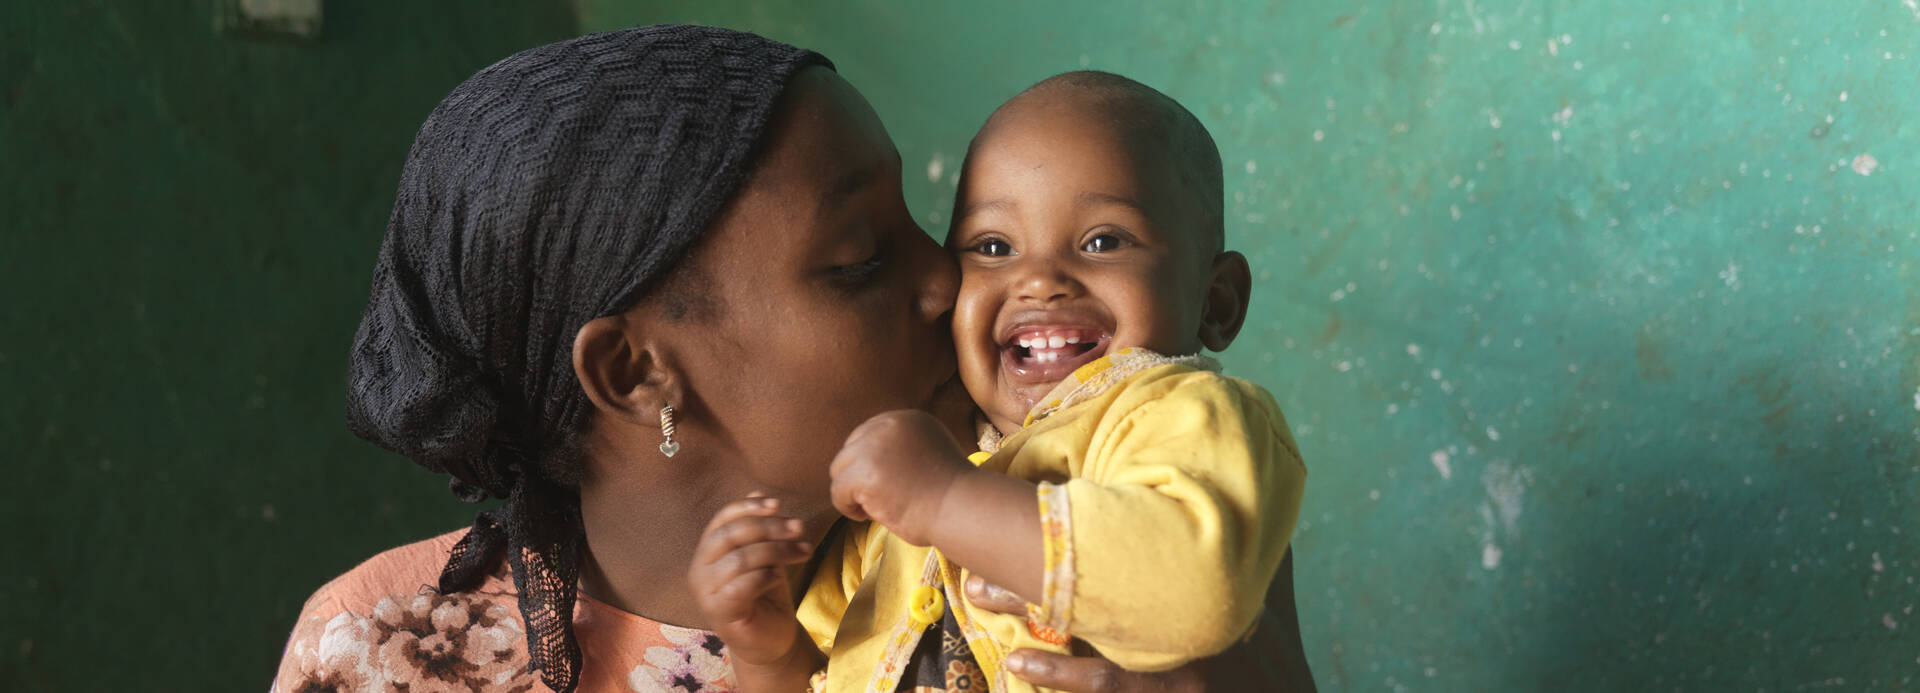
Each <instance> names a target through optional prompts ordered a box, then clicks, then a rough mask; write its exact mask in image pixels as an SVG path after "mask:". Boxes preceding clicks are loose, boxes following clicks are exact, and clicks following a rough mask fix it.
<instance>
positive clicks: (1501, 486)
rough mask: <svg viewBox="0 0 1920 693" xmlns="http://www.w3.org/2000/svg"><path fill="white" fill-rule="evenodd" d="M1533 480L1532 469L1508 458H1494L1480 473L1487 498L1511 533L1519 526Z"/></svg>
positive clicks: (1503, 525)
mask: <svg viewBox="0 0 1920 693" xmlns="http://www.w3.org/2000/svg"><path fill="white" fill-rule="evenodd" d="M1532 482H1533V472H1532V470H1529V469H1527V468H1526V467H1515V466H1513V464H1512V463H1510V462H1508V461H1506V460H1494V461H1493V462H1492V463H1490V464H1488V465H1487V469H1486V471H1484V472H1481V474H1480V486H1481V487H1482V488H1484V489H1486V492H1487V498H1488V499H1489V500H1491V501H1492V502H1493V507H1494V509H1495V510H1496V511H1498V513H1499V516H1500V526H1501V527H1503V528H1505V529H1506V531H1507V533H1509V534H1511V533H1513V532H1514V531H1515V530H1516V529H1518V528H1519V522H1520V513H1521V510H1522V505H1523V502H1522V501H1523V500H1524V498H1525V496H1526V493H1527V485H1528V484H1530V483H1532Z"/></svg>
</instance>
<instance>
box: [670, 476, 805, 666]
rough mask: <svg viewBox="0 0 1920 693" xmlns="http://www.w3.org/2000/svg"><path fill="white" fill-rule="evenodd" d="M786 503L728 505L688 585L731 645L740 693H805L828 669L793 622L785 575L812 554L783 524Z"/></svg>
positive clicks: (760, 500) (711, 527)
mask: <svg viewBox="0 0 1920 693" xmlns="http://www.w3.org/2000/svg"><path fill="white" fill-rule="evenodd" d="M779 510H780V502H779V500H777V499H774V498H765V497H754V498H747V499H745V500H738V501H734V502H732V503H729V504H727V505H726V506H725V507H723V508H721V509H720V512H719V513H717V514H715V515H714V517H713V521H712V522H709V523H707V530H706V533H705V534H703V535H702V536H701V538H700V545H699V546H698V547H696V548H695V549H694V553H693V565H692V566H691V567H689V568H688V570H687V581H688V583H690V584H691V585H692V587H693V597H694V600H695V602H697V603H698V604H699V606H700V611H701V613H702V614H704V615H705V616H706V618H707V624H708V627H710V628H712V629H713V631H714V633H716V634H718V635H719V636H720V640H721V642H724V643H726V645H727V652H728V654H729V655H730V656H731V658H732V660H733V670H734V676H735V678H736V679H737V680H738V681H739V683H740V690H742V691H748V692H750V693H776V692H794V691H805V690H807V679H808V677H809V676H811V675H812V674H813V672H814V671H815V670H817V669H819V668H820V667H821V665H822V664H824V663H825V659H824V658H823V657H821V656H820V651H819V650H818V649H816V648H815V647H814V645H813V641H812V639H810V638H809V637H808V636H807V632H806V631H805V630H804V629H802V628H801V627H800V621H799V619H797V618H795V617H794V607H793V593H792V588H791V587H790V585H789V584H788V582H787V567H788V566H792V565H797V564H801V563H805V562H806V561H807V559H808V558H809V557H810V556H811V555H812V548H813V547H812V546H809V545H808V544H807V542H804V541H801V540H800V533H801V532H802V531H803V530H802V528H801V525H800V521H799V520H795V519H792V518H787V517H781V516H780V515H779V514H778V513H779Z"/></svg>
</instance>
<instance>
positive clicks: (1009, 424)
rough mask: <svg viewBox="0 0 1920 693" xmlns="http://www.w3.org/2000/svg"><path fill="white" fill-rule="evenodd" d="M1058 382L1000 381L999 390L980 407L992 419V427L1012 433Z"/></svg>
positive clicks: (988, 418) (1018, 428)
mask: <svg viewBox="0 0 1920 693" xmlns="http://www.w3.org/2000/svg"><path fill="white" fill-rule="evenodd" d="M1058 384H1060V382H1059V381H1057V380H1056V381H1053V382H1049V383H1030V384H1029V383H1017V384H1016V383H1010V382H1002V383H1001V385H1000V391H999V392H998V393H996V395H995V396H994V398H993V401H992V403H991V404H990V405H983V406H981V408H980V409H981V411H983V412H985V413H986V415H987V420H989V421H992V422H993V425H994V427H995V428H998V429H1000V432H1001V433H1005V434H1008V435H1012V434H1013V432H1014V431H1017V430H1020V425H1021V424H1022V423H1025V422H1026V420H1027V414H1029V413H1031V412H1032V411H1033V408H1034V407H1035V406H1038V405H1039V404H1040V400H1041V399H1042V398H1044V397H1046V396H1047V393H1049V392H1052V391H1053V388H1054V386H1055V385H1058Z"/></svg>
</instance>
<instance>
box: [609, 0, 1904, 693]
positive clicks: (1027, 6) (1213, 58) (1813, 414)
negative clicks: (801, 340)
mask: <svg viewBox="0 0 1920 693" xmlns="http://www.w3.org/2000/svg"><path fill="white" fill-rule="evenodd" d="M582 13H583V14H582V26H583V28H586V29H605V28H613V27H617V26H624V25H628V24H635V23H643V22H657V21H700V22H707V23H717V24H724V25H730V26H736V27H742V28H748V29H753V30H757V31H761V32H763V33H766V34H769V35H772V36H775V37H779V38H783V39H786V40H790V41H793V42H796V43H798V44H800V45H804V46H808V47H813V48H817V49H819V50H821V51H823V52H825V53H826V54H828V55H829V56H831V57H833V58H834V59H835V60H837V61H838V62H839V65H840V68H841V71H842V72H843V73H844V74H845V75H846V76H847V77H848V79H850V80H851V81H852V82H853V83H854V84H855V85H857V86H859V87H860V88H861V89H862V90H863V91H864V92H865V93H866V94H867V95H868V96H869V97H870V98H871V99H872V100H873V102H874V103H875V105H876V106H877V107H878V109H879V110H880V112H881V115H882V117H883V118H885V119H886V121H887V123H888V124H889V126H890V127H891V128H892V131H893V134H894V136H895V138H896V140H897V141H898V142H899V144H900V149H901V153H902V156H903V157H905V161H906V170H907V178H908V182H909V196H910V199H909V201H910V202H911V203H913V204H914V206H915V209H916V210H918V213H919V214H920V215H921V217H922V219H923V221H924V222H925V224H926V226H927V227H928V228H929V229H930V230H933V231H934V232H935V233H942V232H944V227H945V223H944V222H945V218H944V216H943V215H944V214H945V213H946V212H948V211H949V210H950V209H951V205H952V199H951V194H952V181H953V175H954V172H955V169H956V168H957V166H958V162H959V159H960V155H961V154H962V153H963V151H964V148H965V147H966V143H967V139H968V137H969V136H971V134H972V132H973V130H974V129H975V128H976V127H978V126H979V124H980V122H981V120H982V119H984V118H985V116H986V114H987V113H988V112H989V111H990V110H991V109H992V108H993V107H994V106H995V105H997V104H998V103H999V102H1001V101H1002V100H1004V99H1005V98H1007V97H1008V96H1010V95H1012V94H1013V93H1014V92H1015V91H1017V90H1018V89H1020V88H1021V87H1023V86H1025V85H1027V84H1029V83H1031V82H1033V81H1035V80H1037V79H1040V78H1042V77H1045V76H1047V75H1049V74H1052V73H1055V72H1059V71H1063V70H1069V69H1076V68H1079V67H1082V66H1090V67H1094V68H1101V69H1108V70H1113V71H1117V72H1121V73H1124V74H1128V75H1131V76H1134V77H1136V78H1139V79H1142V80H1144V81H1146V82H1148V83H1150V84H1154V85H1157V86H1159V87H1161V88H1163V89H1165V90H1166V91H1167V92H1168V93H1170V94H1172V95H1173V96H1175V97H1176V98H1178V99H1180V100H1181V101H1183V102H1184V103H1186V104H1188V105H1189V106H1190V107H1192V108H1193V109H1194V110H1195V111H1196V112H1197V113H1199V114H1200V115H1201V117H1202V119H1203V120H1204V121H1205V122H1206V123H1207V124H1208V126H1209V127H1211V128H1212V129H1213V132H1214V134H1215V136H1216V137H1217V138H1218V139H1219V141H1220V144H1221V147H1222V149H1223V150H1224V153H1225V156H1226V160H1227V162H1228V165H1227V173H1228V181H1229V190H1228V193H1227V195H1228V210H1227V212H1228V218H1229V219H1230V220H1231V222H1232V224H1231V226H1230V232H1229V233H1230V236H1231V241H1232V243H1233V244H1234V245H1235V246H1237V247H1239V248H1240V249H1242V250H1244V251H1245V252H1247V254H1248V255H1249V257H1250V258H1251V259H1252V261H1253V264H1254V266H1255V268H1256V269H1255V272H1256V274H1257V280H1258V289H1257V290H1256V293H1255V296H1254V305H1255V311H1256V316H1257V317H1256V318H1255V320H1254V322H1253V324H1252V326H1251V328H1250V330H1249V333H1248V334H1247V335H1246V336H1245V337H1243V339H1242V340H1241V342H1240V343H1239V344H1238V345H1237V346H1235V348H1233V349H1232V350H1230V351H1228V352H1227V354H1226V357H1225V358H1226V361H1227V363H1228V365H1229V367H1230V369H1232V370H1236V371H1238V372H1239V373H1241V374H1243V375H1247V376H1250V377H1253V378H1255V379H1257V380H1259V381H1261V382H1263V383H1265V384H1266V385H1267V386H1268V387H1270V388H1271V389H1272V390H1273V391H1274V392H1275V393H1276V395H1277V396H1278V397H1279V398H1280V399H1281V401H1282V403H1283V404H1284V405H1285V406H1286V409H1287V411H1288V413H1289V415H1290V416H1291V419H1292V423H1293V425H1294V429H1295V431H1296V433H1298V435H1299V438H1300V443H1301V446H1302V448H1303V449H1304V451H1305V453H1306V455H1307V460H1308V465H1309V468H1310V469H1311V470H1312V476H1311V479H1310V482H1309V491H1308V496H1309V497H1308V500H1307V505H1306V509H1305V514H1304V516H1303V519H1304V522H1303V523H1302V524H1301V526H1300V531H1299V533H1298V547H1299V557H1298V566H1299V568H1298V573H1299V588H1300V600H1301V612H1302V618H1303V619H1304V621H1305V622H1304V624H1303V627H1304V628H1305V630H1306V640H1307V642H1308V643H1309V644H1308V651H1309V654H1310V656H1311V658H1312V660H1313V663H1314V666H1315V668H1316V673H1317V675H1318V677H1319V679H1320V681H1321V682H1322V684H1323V686H1324V687H1325V688H1327V689H1330V690H1393V689H1402V688H1404V689H1408V690H1450V691H1482V690H1592V691H1614V690H1676V689H1684V690H1773V691H1778V690H1799V689H1802V688H1829V687H1830V688H1835V689H1848V690H1915V689H1920V586H1916V585H1915V584H1914V583H1915V580H1916V575H1920V510H1916V507H1915V506H1916V505H1920V452H1917V451H1920V410H1917V409H1916V407H1917V406H1920V240H1916V234H1920V219H1917V217H1920V209H1917V208H1916V204H1920V203H1916V200H1917V199H1920V173H1916V172H1920V9H1916V8H1914V7H1913V6H1912V5H1911V4H1910V3H1906V2H1904V1H1903V0H1877V1H1874V2H1852V3H1814V4H1809V3H1799V2H1786V1H1785V0H1767V1H1760V0H1747V1H1746V2H1740V3H1735V2H1716V3H1660V2H1651V1H1647V0H1631V1H1627V0H1623V1H1620V2H1605V3H1598V2H1588V3H1579V2H1571V1H1570V0H1458V1H1454V0H1435V1H1431V2H1386V1H1380V0H1375V1H1369V2H1320V3H1313V2H1293V3H1270V4H1256V3H1230V2H1219V1H1218V0H1215V1H1210V2H1178V3H1167V2H1146V1H1142V0H1119V1H1109V2H1082V3H1014V2H987V3H979V2H969V3H958V2H953V3H898V2H881V1H878V0H874V1H868V2H814V3H804V4H802V3H787V2H770V1H760V2H746V3H724V4H723V3H711V2H638V1H623V0H593V1H592V2H583V4H582ZM1829 117H1831V121H1829ZM1861 155H1869V156H1871V157H1873V159H1874V160H1877V162H1878V167H1877V169H1874V170H1873V171H1872V174H1871V175H1862V174H1860V173H1856V172H1855V171H1854V168H1853V162H1854V160H1855V158H1856V157H1859V156H1861ZM1865 161H1866V160H1865V159H1861V162H1862V168H1863V169H1864V168H1865ZM1440 460H1444V464H1439V463H1437V461H1440Z"/></svg>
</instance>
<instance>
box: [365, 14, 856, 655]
mask: <svg viewBox="0 0 1920 693" xmlns="http://www.w3.org/2000/svg"><path fill="white" fill-rule="evenodd" d="M808 65H821V66H826V67H829V68H831V67H832V65H831V64H830V63H828V62H827V60H826V59H825V58H823V57H821V56H819V55H818V54H815V53H812V52H809V51H805V50H801V49H798V48H794V47H792V46H788V45H785V44H782V43H777V42H774V41H769V40H767V39H764V38H761V37H759V36H754V35H752V34H747V33H741V32H737V31H729V30H726V29H717V28H712V27H699V26H650V27H641V28H636V29H627V30H623V31H614V32H609V33H603V34H594V35H590V36H582V37H580V38H576V39H572V40H569V41H562V42H560V43H555V44H551V45H546V46H541V47H539V48H534V49H532V50H528V51H526V52H523V53H519V54H517V55H514V56H512V57H509V58H507V59H505V60H502V61H500V62H499V63H497V64H495V65H493V66H492V67H488V68H486V69H484V70H481V71H480V72H479V73H478V74H475V75H474V76H473V77H472V78H470V79H468V80H467V81H466V82H465V83H463V84H461V85H460V86H459V87H458V88H455V89H454V90H453V93H452V94H449V95H448V96H447V98H446V100H444V101H442V102H441V103H440V105H439V107H437V108H435V109H434V110H433V113H432V114H431V115H429V116H428V117H427V121H426V123H425V124H424V125H422V126H421V127H420V132H419V134H418V136H416V138H415V140H414V144H413V150H412V151H411V153H410V154H409V155H408V157H407V163H406V168H405V170H404V172H403V173H402V174H401V178H400V190H399V197H398V200H397V201H396V202H395V203H394V207H393V216H392V218H391V219H390V220H389V221H388V223H387V235H386V240H385V241H384V242H382V243H381V246H380V259H379V263H378V264H377V265H376V266H375V267H374V274H373V292H372V297H371V298H370V299H369V300H368V302H367V310H366V313H365V315H364V316H363V318H362V319H361V323H360V329H359V331H358V333H357V334H355V335H354V343H353V354H352V364H351V366H350V382H351V391H350V394H349V396H348V400H347V422H348V425H349V426H350V427H351V428H352V429H353V432H354V433H355V434H357V435H359V436H360V437H362V438H365V439H367V440H368V441H371V442H373V443H376V444H378V445H380V446H381V447H384V448H387V449H389V450H392V451H394V452H398V453H400V454H403V455H406V456H408V457H410V458H412V459H413V460H414V461H415V462H417V463H419V464H420V465H422V466H424V467H426V468H428V469H431V470H434V471H436V472H445V473H447V474H449V475H451V476H452V477H453V479H452V482H451V486H452V488H453V490H454V493H455V494H456V495H458V496H460V497H461V498H462V499H463V500H467V501H480V500H483V499H485V498H487V497H495V498H505V499H506V503H504V504H503V505H501V506H500V507H499V508H498V509H495V510H492V511H488V512H483V513H480V514H479V517H478V518H477V519H476V520H475V521H474V524H473V529H472V531H470V532H469V533H468V534H467V536H466V538H464V539H462V540H461V541H460V543H459V544H458V545H456V546H455V547H454V549H453V553H452V555H451V556H450V557H449V558H448V560H447V565H446V568H445V569H444V570H443V571H442V573H441V576H440V583H439V585H438V587H439V589H440V590H441V591H442V592H458V591H463V590H467V589H471V588H473V587H475V586H477V585H478V584H479V583H480V582H481V581H482V580H484V579H485V578H486V576H487V575H488V574H489V573H491V572H492V571H493V570H494V569H495V567H496V566H498V565H499V563H498V561H499V560H500V559H501V558H502V557H503V556H504V557H505V559H506V561H507V563H508V564H509V565H510V566H512V571H513V581H514V585H515V587H516V588H517V589H518V591H519V595H520V596H519V599H520V610H521V614H522V616H523V617H524V618H525V620H526V625H527V644H528V652H529V654H530V656H531V659H532V665H533V667H534V668H536V669H538V670H539V671H540V675H541V678H542V680H543V681H544V682H545V683H546V684H547V685H548V686H549V687H551V688H553V689H554V690H556V691H562V692H563V693H564V692H566V691H571V690H573V687H574V686H575V684H576V683H577V679H578V673H579V670H580V649H579V646H578V644H577V643H576V642H575V641H574V637H573V629H572V621H573V605H574V594H575V592H576V590H577V589H578V585H579V563H580V554H581V551H582V547H583V544H584V535H583V532H582V530H581V522H580V506H579V494H578V490H577V489H576V488H574V485H573V478H574V471H573V468H574V466H575V465H577V464H578V463H579V461H578V460H577V459H568V458H570V457H573V456H574V455H573V453H572V452H571V446H573V445H575V444H576V441H577V436H578V435H579V434H580V432H581V431H582V430H583V429H584V428H585V423H586V416H587V413H588V412H589V410H590V409H591V406H590V403H589V402H588V401H587V398H586V394H585V392H584V391H583V390H582V389H581V387H580V385H579V382H578V380H577V379H576V378H575V376H574V372H573V364H572V346H573V339H574V335H575V334H576V333H577V332H579V330H580V328H581V326H583V325H585V324H586V323H587V322H588V321H590V320H593V319H595V318H599V317H604V316H608V315H614V314H617V313H620V312H622V311H624V310H626V309H627V308H629V307H631V306H632V305H633V304H634V303H636V302H637V301H639V300H640V299H641V298H642V297H644V296H645V295H646V294H647V292H648V291H649V290H651V289H652V288H653V284H654V283H655V281H656V280H658V279H659V278H660V277H661V276H662V275H664V274H666V273H667V272H668V271H669V270H670V269H672V268H673V267H674V265H675V264H677V263H678V262H679V261H680V259H681V258H682V257H684V256H685V255H686V253H687V250H688V249H689V248H691V247H693V246H694V245H696V244H697V243H698V242H699V240H700V238H701V235H702V234H703V233H704V232H705V231H706V229H707V227H708V226H709V225H710V223H711V222H712V220H713V218H714V216H715V214H716V213H718V212H719V211H720V209H721V207H722V206H723V205H724V204H725V203H726V201H727V200H728V199H729V198H730V197H732V196H733V193H734V192H735V190H736V189H737V188H738V187H739V185H740V182H741V180H742V179H743V178H744V177H745V175H746V173H747V172H748V170H749V168H750V167H751V165H752V162H753V158H754V155H755V144H756V143H757V142H758V140H759V139H760V137H761V134H762V132H763V131H764V130H765V129H766V126H767V120H768V118H769V117H770V116H771V113H772V111H773V107H774V103H775V101H776V100H777V99H778V98H779V96H780V93H781V91H782V90H783V89H784V88H785V87H786V85H787V82H788V80H789V79H790V78H791V77H792V76H793V74H794V73H795V72H797V71H798V70H800V69H801V68H802V67H805V66H808Z"/></svg>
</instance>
